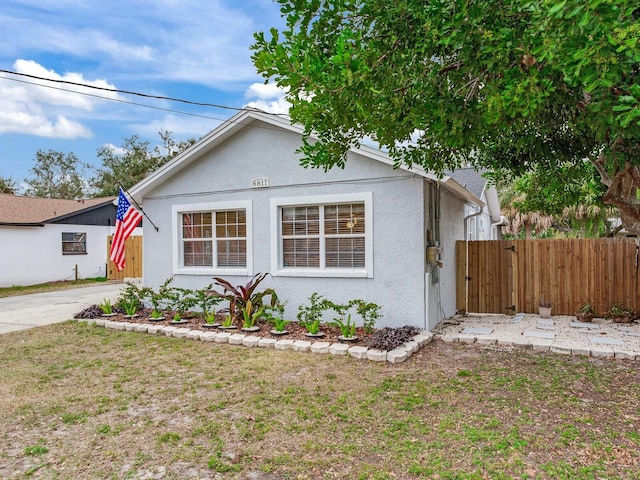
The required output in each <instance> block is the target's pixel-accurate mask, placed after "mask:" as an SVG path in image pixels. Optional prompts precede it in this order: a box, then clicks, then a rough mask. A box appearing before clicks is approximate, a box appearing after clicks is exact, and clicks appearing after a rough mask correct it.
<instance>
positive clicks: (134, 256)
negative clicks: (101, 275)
mask: <svg viewBox="0 0 640 480" xmlns="http://www.w3.org/2000/svg"><path fill="white" fill-rule="evenodd" d="M112 240H113V235H109V236H108V237H107V258H109V256H110V254H111V242H112ZM108 262H109V263H108V266H107V280H123V279H125V278H140V277H142V236H141V235H137V236H131V237H129V238H127V239H126V240H125V242H124V262H125V264H124V268H123V269H122V271H120V272H119V271H118V267H116V265H115V263H113V262H112V261H111V260H108Z"/></svg>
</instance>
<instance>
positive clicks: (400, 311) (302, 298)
mask: <svg viewBox="0 0 640 480" xmlns="http://www.w3.org/2000/svg"><path fill="white" fill-rule="evenodd" d="M260 125H262V126H263V127H264V128H253V127H247V128H244V129H243V130H241V131H240V132H239V133H238V134H236V135H235V136H234V137H232V138H231V139H230V140H228V141H226V142H225V143H223V144H222V145H219V146H218V147H217V148H216V149H215V150H214V151H213V152H212V153H209V154H206V155H205V156H204V158H201V159H198V160H196V161H195V162H194V163H192V164H190V165H189V168H187V169H185V170H183V171H181V172H179V173H177V174H175V175H173V176H172V177H171V178H169V179H168V180H167V181H166V182H165V183H163V184H161V185H160V186H158V187H157V188H155V189H154V190H152V191H151V192H150V193H149V194H148V195H147V196H146V197H145V198H144V205H143V206H144V209H145V212H146V213H147V215H148V216H149V217H150V218H151V219H152V220H153V222H154V223H155V224H156V225H157V226H158V227H159V231H158V232H156V231H155V230H153V229H147V232H145V236H144V268H143V270H144V283H145V285H147V286H152V287H154V288H157V287H158V286H159V285H160V284H162V283H163V282H164V281H165V280H166V279H167V278H169V277H171V276H174V278H175V280H174V284H175V285H176V286H182V287H186V288H202V287H204V286H206V285H208V284H210V283H212V277H213V276H215V275H212V274H207V273H202V274H200V275H194V274H182V273H181V274H176V272H175V271H174V267H173V258H172V255H173V253H172V252H173V245H174V243H175V242H176V240H177V238H178V234H177V232H175V231H174V229H173V226H172V225H173V223H174V218H173V214H172V209H173V210H175V209H176V207H175V206H176V205H181V204H183V205H188V204H194V203H197V204H203V203H204V204H206V203H208V202H209V203H214V202H233V201H247V200H249V201H250V202H251V213H252V225H251V227H252V228H251V231H252V252H253V257H252V259H253V261H252V264H253V268H252V270H251V271H250V272H248V275H249V277H250V276H251V275H252V274H255V273H258V272H270V273H272V274H273V273H276V272H272V262H271V217H270V200H271V199H272V198H287V197H300V196H304V197H314V196H316V195H318V196H327V195H337V196H338V197H336V198H337V199H339V195H340V194H346V193H348V194H352V193H359V192H366V193H370V194H371V197H372V205H373V208H372V211H371V212H370V214H371V215H372V220H373V222H372V225H373V276H372V278H334V277H330V278H320V277H278V276H273V275H270V276H269V277H267V279H266V280H265V281H264V282H263V285H262V286H264V287H271V288H274V289H275V290H276V292H277V293H278V296H279V297H280V298H281V299H282V300H285V301H287V304H286V312H285V315H286V316H287V317H289V318H292V319H293V318H295V316H296V314H297V312H298V306H299V305H300V304H303V303H306V301H307V297H308V296H309V295H311V293H313V292H318V293H319V294H321V295H323V296H324V297H326V298H328V299H330V300H332V301H335V302H343V301H347V300H349V299H354V298H361V299H363V300H366V301H370V302H375V303H377V304H378V305H380V306H381V307H382V314H383V318H382V320H381V322H379V324H378V326H395V327H398V326H402V325H407V324H410V325H416V326H419V327H422V328H424V326H425V319H424V313H425V303H424V299H425V288H424V271H425V270H424V215H423V212H422V209H421V206H422V205H423V182H424V179H423V178H422V177H419V176H417V175H414V174H412V173H408V172H406V171H402V170H394V169H392V168H391V167H390V166H388V165H384V164H382V163H380V162H377V161H374V160H371V159H366V158H362V157H360V156H358V155H355V154H351V155H350V159H349V161H348V162H347V166H346V168H345V169H344V170H342V169H338V168H334V169H332V170H331V171H329V172H326V173H325V172H323V171H318V170H311V169H304V168H302V167H301V166H299V157H298V156H297V155H296V154H295V153H294V151H295V150H296V148H298V147H299V144H300V136H299V135H298V134H295V133H291V132H288V131H284V130H277V127H274V126H273V125H265V124H259V125H258V126H260ZM258 177H265V178H268V181H269V187H268V188H259V189H251V188H250V185H251V180H252V179H254V178H258ZM221 276H224V278H226V279H227V280H229V281H231V282H232V283H235V284H241V283H246V281H247V277H244V276H242V277H234V276H230V275H221ZM453 281H454V282H455V280H453ZM454 291H455V289H454ZM454 303H455V300H454ZM224 306H226V305H224Z"/></svg>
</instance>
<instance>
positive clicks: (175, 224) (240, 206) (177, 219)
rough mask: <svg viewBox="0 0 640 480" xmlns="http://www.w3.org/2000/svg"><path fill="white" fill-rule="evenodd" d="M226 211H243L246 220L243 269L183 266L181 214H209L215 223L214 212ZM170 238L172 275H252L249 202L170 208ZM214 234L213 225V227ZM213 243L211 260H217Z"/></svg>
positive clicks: (214, 203) (200, 204) (214, 240)
mask: <svg viewBox="0 0 640 480" xmlns="http://www.w3.org/2000/svg"><path fill="white" fill-rule="evenodd" d="M228 210H244V211H245V214H246V220H247V239H246V241H247V262H246V266H245V267H238V268H233V267H216V266H212V267H187V266H185V265H184V255H183V246H184V242H183V240H182V228H181V227H182V220H181V216H182V214H183V213H205V212H211V213H212V214H213V218H214V222H215V212H219V211H228ZM171 217H172V225H171V238H172V239H173V253H172V256H173V273H174V275H212V274H213V275H243V276H251V275H253V214H252V202H251V200H240V201H229V202H211V203H189V204H184V205H172V206H171ZM213 232H214V233H215V224H214V225H213ZM212 241H213V258H214V261H216V260H217V253H216V249H217V246H216V238H215V237H213V238H212Z"/></svg>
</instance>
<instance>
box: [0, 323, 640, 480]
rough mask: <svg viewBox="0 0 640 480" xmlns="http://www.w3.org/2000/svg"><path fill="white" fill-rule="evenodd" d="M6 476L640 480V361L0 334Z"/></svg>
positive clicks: (83, 331)
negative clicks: (349, 353)
mask: <svg viewBox="0 0 640 480" xmlns="http://www.w3.org/2000/svg"><path fill="white" fill-rule="evenodd" d="M0 361H1V364H2V368H1V369H0V407H1V411H2V415H0V438H1V439H2V441H1V442H0V478H47V479H129V478H130V479H138V478H163V479H190V478H192V479H196V478H198V479H213V478H223V479H227V478H229V479H231V478H239V479H269V480H276V479H334V478H338V479H414V478H415V479H419V478H438V479H507V478H517V479H526V478H530V479H534V478H536V479H538V478H539V479H547V478H548V479H572V480H574V479H618V478H619V479H640V427H639V426H640V368H638V367H639V365H638V363H634V362H626V361H620V360H615V361H602V360H596V359H586V358H580V357H566V356H560V355H552V354H541V353H534V352H532V351H525V350H512V351H500V350H496V349H481V348H479V347H475V346H463V345H447V344H444V343H442V342H434V343H432V344H430V345H427V346H425V347H424V348H423V349H422V350H421V351H420V352H419V353H418V354H416V355H414V356H413V357H412V358H411V359H409V360H408V361H407V362H405V363H402V364H398V365H389V364H379V363H374V362H368V361H361V360H355V359H352V358H345V357H335V356H328V355H317V354H311V353H296V352H283V351H276V350H267V349H249V348H246V347H235V346H230V345H220V344H215V343H201V342H195V341H191V340H184V339H175V338H167V337H154V336H151V335H147V334H141V333H133V332H131V333H130V332H116V331H113V330H106V329H104V328H101V327H95V326H89V325H85V324H82V323H77V322H67V323H64V324H58V325H54V326H50V327H43V328H38V329H31V330H27V331H23V332H16V333H11V334H6V335H2V336H0Z"/></svg>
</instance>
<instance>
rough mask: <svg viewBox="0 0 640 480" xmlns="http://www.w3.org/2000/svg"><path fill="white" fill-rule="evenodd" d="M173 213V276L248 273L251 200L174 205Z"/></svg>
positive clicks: (249, 263)
mask: <svg viewBox="0 0 640 480" xmlns="http://www.w3.org/2000/svg"><path fill="white" fill-rule="evenodd" d="M173 210H174V213H175V217H174V218H175V222H176V223H175V224H174V228H175V232H176V237H175V238H176V240H177V242H176V243H175V244H174V271H175V272H176V273H183V272H184V273H186V272H188V273H196V274H197V273H202V274H207V273H218V274H223V273H225V272H228V273H229V274H247V273H249V271H250V270H251V257H250V252H251V248H250V244H251V239H250V235H251V228H250V224H251V202H250V201H241V202H216V203H207V204H193V205H180V206H177V205H176V206H174V207H173Z"/></svg>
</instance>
